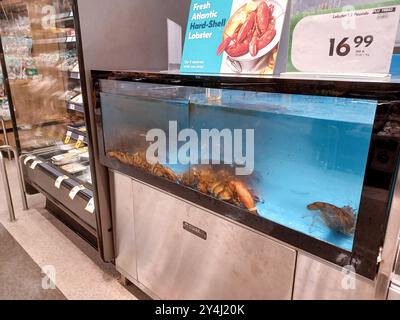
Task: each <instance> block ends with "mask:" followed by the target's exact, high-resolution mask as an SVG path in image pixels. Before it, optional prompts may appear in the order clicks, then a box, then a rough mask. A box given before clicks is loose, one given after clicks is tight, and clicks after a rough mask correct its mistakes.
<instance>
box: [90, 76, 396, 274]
mask: <svg viewBox="0 0 400 320" xmlns="http://www.w3.org/2000/svg"><path fill="white" fill-rule="evenodd" d="M92 79H93V84H92V88H93V90H94V93H93V94H94V96H95V112H96V116H97V118H96V125H97V133H98V143H99V157H100V162H101V163H102V164H103V165H104V166H106V167H108V168H110V169H112V170H115V171H118V172H121V173H123V174H126V175H128V176H131V177H133V178H135V179H138V180H140V181H143V182H145V183H148V184H150V185H153V186H155V187H157V188H160V189H162V190H165V191H166V192H169V193H172V194H174V195H177V196H178V197H181V198H182V199H185V200H188V201H190V202H192V203H194V204H197V205H199V206H202V207H204V208H206V209H208V210H211V211H213V212H216V213H218V214H220V215H222V216H224V217H226V218H228V219H230V220H233V221H235V222H238V223H240V224H243V225H245V226H247V227H250V228H252V229H254V230H257V231H259V232H261V233H264V234H265V235H267V236H271V237H273V238H275V239H277V240H279V241H282V242H285V243H287V244H289V245H291V246H293V247H295V248H298V249H299V250H301V251H305V252H308V253H310V254H312V255H315V256H318V257H319V258H322V259H324V260H327V261H329V262H332V263H334V264H336V265H339V266H342V267H347V266H349V265H351V266H353V267H354V269H355V270H356V272H357V273H358V274H360V275H362V276H364V277H366V278H369V279H372V280H373V279H375V277H376V275H377V270H378V267H379V262H378V257H379V253H380V250H381V247H382V246H383V243H384V238H385V234H386V228H387V223H388V218H389V213H390V208H391V201H392V195H393V191H394V188H395V181H396V178H397V172H398V168H399V160H400V157H399V155H400V138H398V137H395V136H392V137H382V136H380V135H379V132H381V130H382V129H383V126H384V124H385V121H382V120H380V119H381V118H385V117H386V118H388V116H390V115H392V116H393V115H395V116H396V117H398V116H399V111H398V110H400V103H399V101H400V81H398V79H373V80H371V79H350V78H347V79H346V78H321V79H318V78H313V79H309V78H307V79H300V78H297V77H290V76H288V77H286V76H266V77H252V76H212V75H189V74H175V73H154V72H130V71H92ZM102 80H119V81H127V82H137V83H149V84H159V85H170V86H175V87H176V86H186V87H196V88H211V89H229V90H243V91H255V92H269V93H281V94H300V95H312V96H328V97H340V98H353V99H363V100H374V101H377V102H378V110H377V115H376V119H375V123H374V132H373V136H372V141H371V146H370V151H369V156H368V164H367V171H366V176H365V181H364V185H363V192H362V197H361V204H360V210H359V215H358V224H357V229H356V233H355V239H354V246H353V249H352V251H347V250H344V249H341V248H339V247H336V246H334V245H332V244H330V243H327V242H324V241H321V240H318V239H316V238H313V237H311V236H308V235H306V234H304V233H301V232H298V231H295V230H292V229H290V228H288V227H285V226H283V225H279V224H277V223H274V222H273V221H270V220H268V219H264V218H262V217H258V216H255V215H252V214H249V212H248V211H246V210H242V209H240V208H237V207H235V206H232V205H230V204H228V203H225V202H222V201H219V200H216V199H214V198H212V197H210V196H207V195H205V194H202V193H199V192H198V191H195V190H192V189H189V188H187V187H184V186H182V185H180V184H176V183H171V182H169V181H167V180H164V179H162V178H159V177H155V176H153V175H150V174H148V173H146V172H142V171H140V170H138V169H136V168H134V167H131V166H128V165H125V164H122V163H121V162H119V161H117V160H116V159H110V158H108V157H107V156H106V152H105V144H104V143H105V142H104V132H103V127H102V126H103V124H102V121H103V119H102V106H101V97H100V92H101V81H102ZM389 118H390V117H389ZM399 119H400V117H399ZM377 190H378V191H379V194H380V197H379V198H378V199H377V197H376V192H377Z"/></svg>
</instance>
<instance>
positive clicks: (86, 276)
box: [0, 164, 145, 300]
mask: <svg viewBox="0 0 400 320" xmlns="http://www.w3.org/2000/svg"><path fill="white" fill-rule="evenodd" d="M8 170H9V176H10V183H11V190H12V192H13V199H14V206H15V210H16V216H17V221H16V222H14V223H11V222H10V221H9V216H8V210H7V204H6V202H5V194H4V190H3V185H2V183H0V184H1V185H0V223H1V224H2V225H3V226H4V228H5V229H6V230H7V231H8V233H9V234H10V235H11V236H12V237H13V238H14V239H15V240H16V242H17V243H18V244H19V245H20V246H21V247H22V248H23V250H25V251H26V253H27V254H28V255H29V256H30V257H31V258H32V260H33V261H34V262H35V263H36V264H37V265H38V267H39V268H44V267H46V266H51V267H54V270H55V271H56V278H55V282H56V286H57V288H58V289H59V290H60V291H61V293H62V294H63V295H64V296H65V297H66V298H67V299H70V300H81V299H82V300H92V299H96V300H136V299H138V298H145V296H142V295H141V293H140V292H136V290H135V289H134V288H128V289H127V288H125V287H123V286H122V285H121V284H120V283H119V281H118V278H119V275H118V273H117V272H116V271H115V269H114V267H113V266H112V265H110V264H104V263H103V262H102V261H101V260H100V258H99V257H98V255H97V252H96V251H95V250H94V249H93V248H92V247H91V246H90V245H88V244H87V243H86V242H85V241H84V240H82V239H81V238H80V237H79V236H77V235H76V234H75V233H73V232H72V231H70V230H69V229H68V228H67V227H66V226H65V225H63V224H62V223H61V222H60V221H58V220H57V219H56V218H54V217H53V216H52V215H51V214H49V213H48V212H47V211H46V210H44V209H43V208H44V203H45V199H44V197H43V196H41V195H37V196H30V197H29V198H28V203H29V207H30V210H28V211H23V210H22V205H21V200H20V195H19V193H18V183H17V181H18V180H17V179H16V177H17V175H16V169H15V168H14V167H13V166H12V165H11V164H8ZM1 245H2V244H1V243H0V246H1ZM1 263H4V262H2V261H0V264H1ZM0 270H2V269H0ZM39 280H40V281H42V279H38V281H39Z"/></svg>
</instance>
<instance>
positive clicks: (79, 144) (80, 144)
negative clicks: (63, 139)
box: [75, 136, 85, 149]
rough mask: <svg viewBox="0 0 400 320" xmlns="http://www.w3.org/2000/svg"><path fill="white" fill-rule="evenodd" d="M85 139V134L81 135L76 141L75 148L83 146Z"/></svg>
mask: <svg viewBox="0 0 400 320" xmlns="http://www.w3.org/2000/svg"><path fill="white" fill-rule="evenodd" d="M83 140H85V137H84V136H79V138H78V141H76V144H75V148H76V149H79V148H80V147H81V146H82V142H83Z"/></svg>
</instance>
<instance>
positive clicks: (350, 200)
mask: <svg viewBox="0 0 400 320" xmlns="http://www.w3.org/2000/svg"><path fill="white" fill-rule="evenodd" d="M101 107H102V117H103V119H102V121H103V134H104V141H105V152H106V154H107V156H108V157H109V158H110V159H114V160H118V161H120V162H123V163H125V164H127V165H130V166H133V167H136V168H137V169H140V170H144V171H146V172H148V173H150V174H154V175H157V176H159V177H161V178H166V179H168V180H170V181H172V182H175V183H177V184H180V185H182V186H183V187H188V188H191V189H194V190H196V191H198V192H201V193H204V194H207V195H208V196H211V197H214V198H217V199H218V200H220V201H224V202H226V203H229V204H231V205H233V206H238V207H240V208H242V209H243V210H246V211H248V214H249V215H257V216H259V217H261V218H264V219H268V220H270V221H273V222H276V223H278V224H281V225H283V226H286V227H288V228H290V229H293V230H296V231H298V232H301V233H304V234H307V235H309V236H311V237H314V238H317V239H319V240H322V241H324V242H328V243H330V244H333V245H335V246H337V247H340V248H342V249H345V250H348V251H352V248H353V241H354V232H355V229H356V223H357V218H358V214H359V207H360V202H361V194H362V189H363V184H364V176H365V171H366V166H367V160H368V154H369V148H370V143H371V137H372V130H373V123H374V119H375V113H376V110H377V101H369V100H360V99H344V98H332V97H317V96H306V95H289V94H270V93H257V92H250V91H236V90H219V91H218V90H217V91H215V90H214V91H213V92H212V93H211V94H210V91H209V90H208V89H205V88H204V89H203V88H202V89H199V88H187V87H170V86H162V85H152V84H143V83H141V84H136V83H128V82H122V81H110V80H102V81H101ZM164 142H165V143H164Z"/></svg>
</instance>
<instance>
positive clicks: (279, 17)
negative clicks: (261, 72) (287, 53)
mask: <svg viewBox="0 0 400 320" xmlns="http://www.w3.org/2000/svg"><path fill="white" fill-rule="evenodd" d="M254 2H266V3H267V5H270V4H272V5H274V7H275V10H274V14H273V16H274V17H275V21H276V22H275V23H276V25H275V29H276V35H275V38H274V39H272V41H271V42H270V43H269V45H267V46H266V47H265V48H263V49H261V50H260V51H259V52H258V54H257V55H256V56H255V57H253V56H252V55H251V54H250V53H246V54H245V55H243V56H241V57H231V56H230V55H229V54H227V53H226V55H227V56H228V57H229V58H230V59H231V60H235V61H239V62H247V61H254V60H258V59H260V58H261V57H263V56H265V55H267V54H268V53H270V52H271V50H273V49H274V48H275V47H276V46H277V45H278V43H279V41H280V40H281V35H282V30H283V25H284V23H285V9H286V8H283V7H282V4H281V3H279V2H278V1H275V0H268V1H264V0H259V1H257V0H254ZM285 3H286V1H285ZM246 5H247V4H245V5H244V6H246ZM244 6H242V7H240V8H239V9H238V10H237V11H239V10H241V9H242V8H243V7H244ZM237 11H236V12H237ZM235 14H236V13H235Z"/></svg>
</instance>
